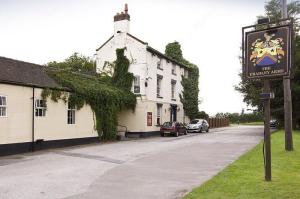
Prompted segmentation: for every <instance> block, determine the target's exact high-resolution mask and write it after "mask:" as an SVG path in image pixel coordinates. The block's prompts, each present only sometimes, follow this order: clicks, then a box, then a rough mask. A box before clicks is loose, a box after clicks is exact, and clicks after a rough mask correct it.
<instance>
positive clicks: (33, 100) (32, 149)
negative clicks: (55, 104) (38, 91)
mask: <svg viewBox="0 0 300 199" xmlns="http://www.w3.org/2000/svg"><path fill="white" fill-rule="evenodd" d="M34 91H35V90H34V87H33V88H32V141H31V151H32V152H34V109H35V106H34V103H35V98H34Z"/></svg>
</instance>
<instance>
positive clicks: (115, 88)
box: [42, 49, 136, 140]
mask: <svg viewBox="0 0 300 199" xmlns="http://www.w3.org/2000/svg"><path fill="white" fill-rule="evenodd" d="M116 53H117V60H116V61H115V64H114V65H115V66H114V67H115V72H114V76H113V77H101V76H95V75H94V76H91V75H86V74H83V73H78V72H79V71H85V72H89V71H90V70H93V69H92V68H91V67H87V66H90V65H91V64H92V62H91V61H90V62H89V63H87V62H86V61H87V60H88V59H87V58H86V57H82V56H81V57H76V56H78V55H76V56H75V59H74V56H71V57H70V58H68V59H66V60H65V61H64V62H51V63H49V65H48V67H47V69H48V70H47V71H48V73H49V74H50V75H51V76H52V77H53V78H54V79H55V80H56V81H57V82H58V83H59V84H60V85H61V88H60V89H62V88H68V89H70V91H71V92H70V94H69V95H68V93H66V92H61V91H57V90H49V89H46V90H44V91H43V92H42V97H43V98H44V99H46V98H47V97H48V96H51V99H52V100H53V101H56V102H57V101H58V100H59V99H62V100H64V101H65V102H66V101H68V102H69V103H70V105H71V106H74V107H76V108H77V109H81V108H82V107H83V106H84V104H88V105H89V106H90V107H91V109H92V110H93V112H94V114H95V116H96V124H95V129H96V130H97V132H98V135H99V138H101V139H102V140H112V139H115V138H116V131H117V125H118V120H117V114H118V112H119V111H121V110H122V109H132V110H134V109H135V105H136V97H135V95H134V94H133V93H132V92H131V91H130V88H131V85H132V80H133V75H132V74H131V73H129V72H128V68H129V60H128V59H127V58H126V57H125V56H124V49H117V50H116ZM55 63H56V64H55ZM49 66H51V68H50V67H49ZM66 66H67V67H66ZM53 68H55V69H53Z"/></svg>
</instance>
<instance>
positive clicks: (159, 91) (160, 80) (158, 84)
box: [156, 75, 163, 98]
mask: <svg viewBox="0 0 300 199" xmlns="http://www.w3.org/2000/svg"><path fill="white" fill-rule="evenodd" d="M162 79H163V76H161V75H157V84H156V95H157V97H159V98H161V82H162Z"/></svg>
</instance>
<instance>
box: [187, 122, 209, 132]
mask: <svg viewBox="0 0 300 199" xmlns="http://www.w3.org/2000/svg"><path fill="white" fill-rule="evenodd" d="M187 131H188V132H189V133H191V132H197V133H202V131H206V132H209V124H208V122H207V121H206V120H204V119H194V120H192V121H191V122H190V123H189V124H188V125H187Z"/></svg>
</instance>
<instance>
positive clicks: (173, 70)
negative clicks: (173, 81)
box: [172, 64, 176, 75]
mask: <svg viewBox="0 0 300 199" xmlns="http://www.w3.org/2000/svg"><path fill="white" fill-rule="evenodd" d="M172 74H173V75H176V65H175V64H172Z"/></svg>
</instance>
